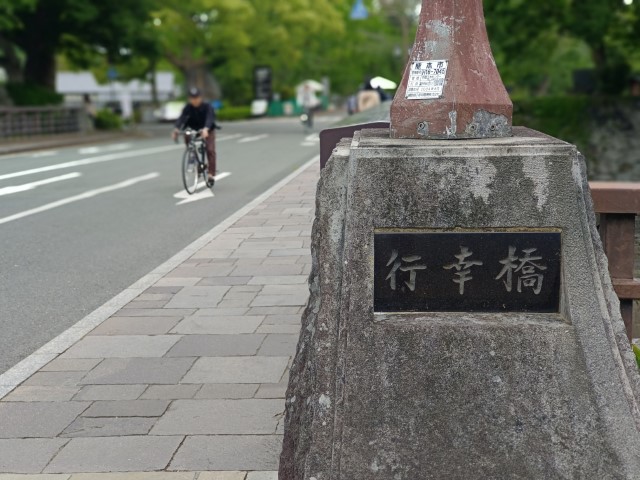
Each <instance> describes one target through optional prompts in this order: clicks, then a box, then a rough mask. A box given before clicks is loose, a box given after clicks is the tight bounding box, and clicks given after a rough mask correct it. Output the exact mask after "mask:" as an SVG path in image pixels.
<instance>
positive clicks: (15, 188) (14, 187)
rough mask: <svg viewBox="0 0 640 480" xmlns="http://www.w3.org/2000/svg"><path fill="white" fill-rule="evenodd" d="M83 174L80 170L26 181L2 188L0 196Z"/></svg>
mask: <svg viewBox="0 0 640 480" xmlns="http://www.w3.org/2000/svg"><path fill="white" fill-rule="evenodd" d="M80 176H82V174H81V173H80V172H73V173H68V174H66V175H60V176H59V177H52V178H45V179H44V180H38V181H37V182H31V183H25V184H23V185H12V186H10V187H4V188H0V197H1V196H3V195H11V194H12V193H20V192H26V191H28V190H33V189H34V188H36V187H39V186H40V185H47V184H49V183H56V182H62V181H63V180H70V179H72V178H78V177H80Z"/></svg>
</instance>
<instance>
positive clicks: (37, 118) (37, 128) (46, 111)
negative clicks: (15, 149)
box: [0, 107, 86, 138]
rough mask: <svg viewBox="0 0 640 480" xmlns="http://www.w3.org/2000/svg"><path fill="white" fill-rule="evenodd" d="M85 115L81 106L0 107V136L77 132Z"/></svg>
mask: <svg viewBox="0 0 640 480" xmlns="http://www.w3.org/2000/svg"><path fill="white" fill-rule="evenodd" d="M85 116H86V115H85V113H84V109H83V108H82V107H16V108H14V107H0V138H20V137H30V136H33V135H48V134H57V133H73V132H79V131H82V130H83V128H84V120H85V119H84V117H85Z"/></svg>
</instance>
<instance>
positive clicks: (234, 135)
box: [216, 133, 242, 142]
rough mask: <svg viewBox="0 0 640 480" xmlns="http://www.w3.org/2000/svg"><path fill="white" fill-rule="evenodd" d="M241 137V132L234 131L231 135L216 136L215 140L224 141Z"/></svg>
mask: <svg viewBox="0 0 640 480" xmlns="http://www.w3.org/2000/svg"><path fill="white" fill-rule="evenodd" d="M240 137H242V134H240V133H236V134H233V135H220V136H219V137H216V142H226V141H227V140H235V139H236V138H240Z"/></svg>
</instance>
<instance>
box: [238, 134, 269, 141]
mask: <svg viewBox="0 0 640 480" xmlns="http://www.w3.org/2000/svg"><path fill="white" fill-rule="evenodd" d="M268 136H269V135H268V134H267V133H263V134H262V135H256V136H255V137H246V138H243V139H242V140H238V143H249V142H257V141H258V140H262V139H264V138H267V137H268Z"/></svg>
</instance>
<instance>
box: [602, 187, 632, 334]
mask: <svg viewBox="0 0 640 480" xmlns="http://www.w3.org/2000/svg"><path fill="white" fill-rule="evenodd" d="M590 185H591V195H592V197H593V204H594V208H595V211H596V213H599V214H600V237H601V238H602V245H603V247H604V252H605V254H606V255H607V259H608V260H609V273H610V275H611V280H612V281H613V287H614V288H615V291H616V294H617V295H618V298H619V299H620V309H621V311H622V318H623V320H624V323H625V326H626V328H627V336H628V337H629V339H632V338H633V301H634V300H640V280H638V279H636V278H635V275H634V274H635V265H636V241H635V239H636V216H637V215H640V183H626V182H591V183H590Z"/></svg>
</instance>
